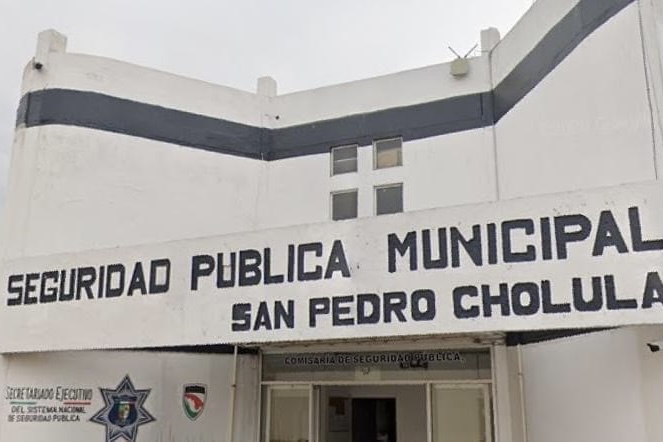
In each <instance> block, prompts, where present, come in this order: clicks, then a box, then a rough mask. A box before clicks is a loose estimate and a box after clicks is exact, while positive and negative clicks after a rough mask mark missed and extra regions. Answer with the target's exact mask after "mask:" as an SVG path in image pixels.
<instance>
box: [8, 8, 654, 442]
mask: <svg viewBox="0 0 663 442" xmlns="http://www.w3.org/2000/svg"><path fill="white" fill-rule="evenodd" d="M481 49H482V55H481V56H479V57H474V58H470V59H467V60H457V61H455V62H453V63H444V64H440V65H435V66H429V67H424V68H421V69H416V70H412V71H406V72H399V73H395V74H392V75H387V76H384V77H377V78H371V79H366V80H360V81H356V82H352V83H347V84H340V85H335V86H330V87H324V88H319V89H314V90H309V91H303V92H297V93H291V94H285V95H279V94H278V93H277V87H276V82H275V81H274V80H272V79H271V78H261V79H259V80H258V87H257V92H256V93H249V92H244V91H240V90H235V89H231V88H228V87H224V86H218V85H212V84H208V83H204V82H200V81H196V80H192V79H187V78H182V77H178V76H174V75H170V74H167V73H163V72H158V71H155V70H152V69H148V68H143V67H139V66H134V65H131V64H127V63H123V62H120V61H115V60H110V59H105V58H101V57H95V56H90V55H81V54H71V53H67V52H66V39H65V38H64V37H63V36H62V35H60V34H58V33H56V32H54V31H46V32H44V33H42V34H40V37H39V43H38V47H37V53H36V56H35V58H34V60H33V61H31V62H30V63H29V64H28V66H27V67H26V70H25V75H24V81H23V91H22V94H23V98H22V100H21V103H20V107H19V110H18V118H17V126H16V136H15V140H14V146H13V154H12V161H11V168H10V177H9V187H8V195H7V204H6V207H5V211H4V220H3V221H4V222H3V227H2V229H3V230H2V237H1V243H2V244H3V250H2V259H3V262H2V266H1V267H0V270H1V278H2V280H3V281H4V282H3V284H4V287H6V288H5V293H4V296H3V301H2V303H0V305H1V306H2V307H1V308H0V353H2V355H1V356H0V363H1V364H2V370H1V371H0V383H1V384H2V386H3V387H4V391H5V396H4V401H3V405H2V416H0V440H2V441H12V442H13V441H42V440H56V441H65V440H67V441H68V440H86V441H104V440H105V441H107V442H112V441H116V440H119V441H121V440H129V441H178V442H179V441H185V440H192V441H193V440H195V441H226V442H230V441H235V442H238V441H242V442H243V441H261V440H263V441H303V440H309V441H321V442H341V441H344V442H349V441H353V440H354V441H360V440H361V441H364V440H381V441H386V440H388V441H398V442H430V441H436V442H438V441H439V442H447V441H448V442H455V441H461V440H462V441H470V442H475V441H476V442H478V441H495V442H507V441H514V442H516V441H518V442H520V441H531V442H558V441H568V442H575V441H577V442H587V441H601V442H623V441H629V442H631V441H632V442H641V441H642V442H645V441H646V442H658V441H661V440H663V393H662V392H663V356H662V355H661V352H658V353H655V352H652V351H650V349H649V347H648V346H647V344H648V343H649V344H652V345H651V346H652V347H655V345H656V342H658V341H661V340H663V282H662V280H661V277H660V273H661V272H663V264H662V263H663V260H662V258H663V239H662V238H663V223H661V221H660V220H661V219H663V185H662V184H661V181H660V179H659V173H660V172H659V171H661V170H663V117H662V114H661V109H663V57H662V54H663V52H662V50H663V5H662V4H661V2H659V1H656V0H540V1H537V2H535V3H534V4H533V6H532V7H531V9H530V10H529V11H528V12H527V13H526V15H525V16H524V17H523V18H522V19H521V20H520V22H519V23H517V24H516V26H515V27H514V28H513V29H512V30H511V31H510V32H509V34H508V35H506V36H505V37H504V38H503V39H501V40H500V37H499V35H498V34H497V32H496V31H495V30H493V29H489V30H486V31H483V32H482V33H481ZM399 212H403V213H399ZM354 218H357V219H354ZM340 219H343V220H340ZM335 220H338V221H335ZM104 438H105V439H104Z"/></svg>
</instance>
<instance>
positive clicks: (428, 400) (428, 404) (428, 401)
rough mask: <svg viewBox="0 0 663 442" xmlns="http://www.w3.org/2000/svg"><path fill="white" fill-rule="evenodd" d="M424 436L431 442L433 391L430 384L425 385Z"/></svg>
mask: <svg viewBox="0 0 663 442" xmlns="http://www.w3.org/2000/svg"><path fill="white" fill-rule="evenodd" d="M426 436H427V440H428V442H433V389H432V387H431V384H430V382H429V383H427V384H426Z"/></svg>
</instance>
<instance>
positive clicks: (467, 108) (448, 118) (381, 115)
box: [17, 0, 634, 160]
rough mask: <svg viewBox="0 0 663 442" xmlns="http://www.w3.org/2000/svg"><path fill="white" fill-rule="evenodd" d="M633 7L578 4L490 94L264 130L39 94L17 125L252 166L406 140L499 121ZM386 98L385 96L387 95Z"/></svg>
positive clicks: (122, 103)
mask: <svg viewBox="0 0 663 442" xmlns="http://www.w3.org/2000/svg"><path fill="white" fill-rule="evenodd" d="M633 1H634V0H581V1H580V2H579V3H578V4H577V5H576V6H575V7H574V8H572V9H571V11H569V13H568V14H566V16H564V17H563V18H562V19H561V20H560V21H559V22H558V23H557V24H555V26H553V28H552V29H551V30H550V31H549V32H548V33H547V34H546V35H545V36H544V37H543V38H542V40H541V41H540V42H539V43H538V44H537V45H536V46H535V47H534V49H533V50H532V51H531V52H530V53H529V54H528V55H526V56H525V58H524V59H523V60H521V61H520V63H518V65H517V66H516V67H515V68H514V70H513V71H512V72H510V73H509V74H508V75H507V76H506V77H505V78H504V80H502V81H501V82H500V84H499V85H497V86H496V87H495V89H494V90H493V91H488V92H483V93H476V94H470V95H463V96H457V97H451V98H446V99H442V100H437V101H433V102H428V103H421V104H416V105H411V106H404V107H397V108H390V109H383V110H379V111H375V112H368V113H364V114H358V115H350V116H345V117H341V118H336V119H330V120H323V121H316V122H313V123H309V124H302V125H297V126H290V127H286V128H281V129H266V128H260V127H254V126H250V125H245V124H241V123H235V122H231V121H227V120H223V119H218V118H213V117H209V116H204V115H199V114H194V113H190V112H184V111H180V110H175V109H169V108H165V107H161V106H156V105H151V104H146V103H140V102H136V101H132V100H127V99H123V98H117V97H111V96H108V95H104V94H100V93H96V92H83V91H75V90H66V89H45V90H40V91H35V92H31V93H29V94H27V95H26V96H24V97H23V98H22V99H21V102H20V105H19V109H18V112H17V126H20V125H25V126H27V127H33V126H42V125H48V124H61V125H72V126H79V127H86V128H91V129H98V130H104V131H109V132H114V133H121V134H126V135H130V136H136V137H142V138H147V139H152V140H157V141H164V142H167V143H172V144H178V145H182V146H188V147H193V148H197V149H204V150H208V151H213V152H219V153H224V154H230V155H239V156H243V157H248V158H254V159H263V160H278V159H284V158H292V157H297V156H302V155H312V154H319V153H326V152H329V149H330V148H331V147H333V146H338V145H342V144H351V143H352V144H354V143H357V144H359V145H361V146H365V145H370V144H371V143H372V142H373V140H375V139H380V138H386V137H392V136H402V137H403V139H404V140H405V141H411V140H417V139H422V138H428V137H434V136H439V135H445V134H449V133H452V132H460V131H465V130H471V129H478V128H482V127H487V126H490V125H493V124H495V123H496V122H498V121H499V120H500V119H501V118H502V117H503V116H504V115H505V114H506V113H507V112H508V111H509V110H511V109H512V108H513V107H514V106H516V104H517V103H518V102H519V101H520V100H521V99H523V97H525V96H526V95H527V93H529V92H530V91H531V90H532V89H533V88H534V87H535V86H536V85H537V84H538V83H540V82H541V81H542V80H543V79H544V78H545V77H546V76H547V75H548V74H549V73H550V72H551V71H552V70H553V69H554V68H555V67H556V66H557V65H559V63H561V61H562V60H563V59H564V58H565V57H566V56H567V55H568V54H570V53H571V52H572V51H573V50H574V49H575V48H576V47H577V46H578V45H579V44H580V43H581V42H582V41H583V40H584V39H585V38H586V37H587V36H588V35H590V34H591V33H592V32H593V31H594V30H595V29H597V28H598V27H600V26H601V25H602V24H603V23H605V22H606V21H607V20H608V19H609V18H610V17H612V16H613V15H615V14H617V13H618V12H619V11H620V10H621V9H623V8H624V7H625V6H627V5H628V4H630V3H632V2H633ZM387 93H388V91H387Z"/></svg>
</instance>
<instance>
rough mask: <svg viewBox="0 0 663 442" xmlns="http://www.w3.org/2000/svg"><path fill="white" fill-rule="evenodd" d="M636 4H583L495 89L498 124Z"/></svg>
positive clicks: (590, 0)
mask: <svg viewBox="0 0 663 442" xmlns="http://www.w3.org/2000/svg"><path fill="white" fill-rule="evenodd" d="M634 1H635V0H581V1H580V2H579V3H578V4H577V5H576V6H575V7H573V8H572V9H571V10H570V11H569V12H568V13H567V14H566V15H565V16H564V17H563V18H562V19H561V20H560V21H559V22H558V23H557V24H555V26H553V28H552V29H551V30H550V31H548V33H547V34H546V35H545V36H544V37H543V38H542V39H541V41H539V43H538V44H537V45H536V46H535V47H534V49H532V51H530V53H529V54H527V56H526V57H525V58H523V59H522V60H521V61H520V63H518V64H517V65H516V67H515V68H514V69H513V71H511V72H510V73H509V74H508V75H507V76H506V77H505V78H504V79H503V80H502V81H501V82H500V84H498V85H497V86H495V89H494V90H493V94H494V99H495V112H494V115H495V122H498V121H499V120H500V119H501V118H502V117H503V116H504V115H505V114H506V113H507V112H509V111H510V110H511V109H512V108H513V107H514V106H515V105H516V104H518V102H519V101H520V100H522V99H523V98H524V97H525V95H527V94H528V93H529V92H530V91H531V90H532V89H534V88H535V87H536V85H537V84H539V83H540V82H541V80H543V79H544V78H545V77H546V76H547V75H548V74H549V73H550V72H552V70H553V69H555V68H556V67H557V66H558V65H559V64H560V63H561V62H562V61H563V60H564V59H565V58H566V56H567V55H569V54H570V53H571V52H573V50H574V49H575V48H576V47H578V45H579V44H580V43H581V42H582V41H583V40H584V39H585V38H586V37H587V36H589V35H590V34H591V33H592V32H594V31H595V30H596V29H598V28H599V27H601V25H603V24H604V23H605V22H606V21H608V20H609V19H610V18H611V17H612V16H614V15H616V14H617V13H618V12H619V11H621V10H622V9H623V8H624V7H626V6H628V5H629V4H630V3H633V2H634Z"/></svg>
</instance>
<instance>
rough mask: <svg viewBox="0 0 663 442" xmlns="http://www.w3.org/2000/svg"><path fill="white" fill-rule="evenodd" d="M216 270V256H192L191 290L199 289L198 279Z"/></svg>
mask: <svg viewBox="0 0 663 442" xmlns="http://www.w3.org/2000/svg"><path fill="white" fill-rule="evenodd" d="M213 271H214V257H213V256H210V255H196V256H194V257H192V258H191V290H198V279H199V278H201V277H203V276H209V275H211V274H212V272H213Z"/></svg>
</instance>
